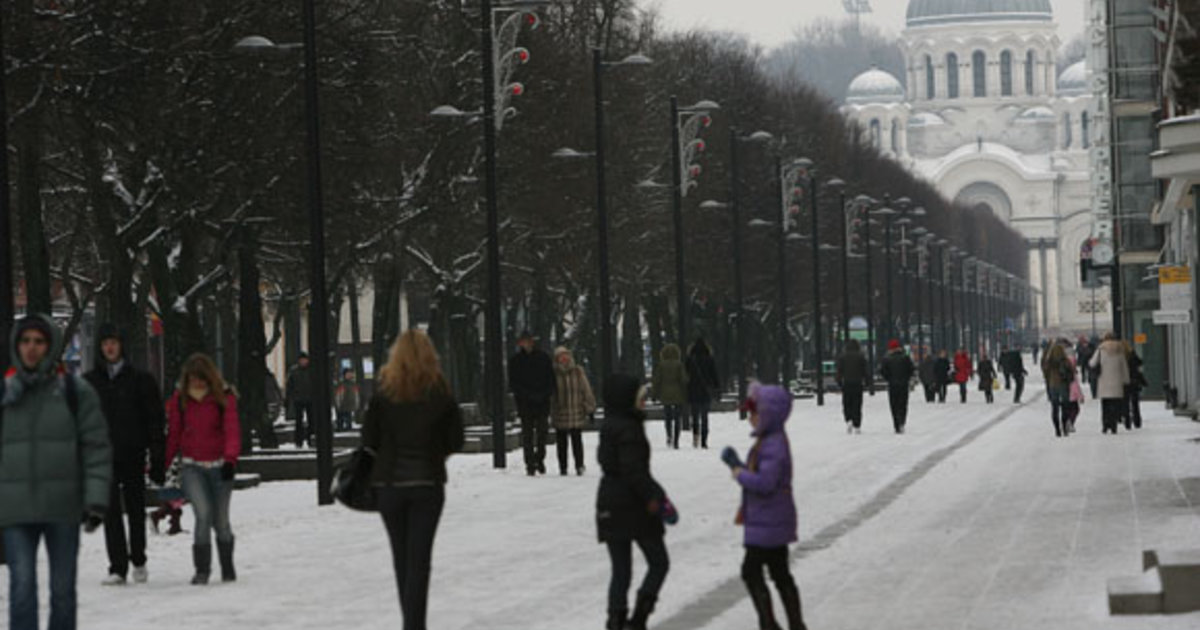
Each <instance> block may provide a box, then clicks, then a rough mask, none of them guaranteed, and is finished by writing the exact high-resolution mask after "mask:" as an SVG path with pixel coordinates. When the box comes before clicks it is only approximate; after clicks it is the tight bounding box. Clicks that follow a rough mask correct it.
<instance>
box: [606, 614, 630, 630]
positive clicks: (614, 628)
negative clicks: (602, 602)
mask: <svg viewBox="0 0 1200 630" xmlns="http://www.w3.org/2000/svg"><path fill="white" fill-rule="evenodd" d="M628 616H629V611H628V610H610V611H608V621H606V622H604V630H625V621H626V617H628Z"/></svg>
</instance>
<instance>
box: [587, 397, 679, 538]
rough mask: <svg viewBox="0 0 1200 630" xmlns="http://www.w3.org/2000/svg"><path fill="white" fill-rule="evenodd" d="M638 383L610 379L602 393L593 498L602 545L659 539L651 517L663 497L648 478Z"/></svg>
mask: <svg viewBox="0 0 1200 630" xmlns="http://www.w3.org/2000/svg"><path fill="white" fill-rule="evenodd" d="M638 385H639V384H638V381H637V379H635V378H633V377H632V376H626V375H623V374H614V375H612V376H610V377H609V379H608V381H607V382H606V383H605V387H604V408H605V410H606V415H605V418H604V425H603V426H602V427H601V429H600V447H599V449H598V450H597V459H599V461H600V469H601V470H602V471H603V473H604V476H603V477H601V478H600V488H599V491H598V492H597V493H596V529H597V533H598V536H599V539H600V541H601V542H605V541H609V540H636V539H638V538H648V537H661V536H662V535H663V533H664V532H663V524H662V518H661V517H660V516H659V515H657V514H654V513H652V512H650V510H649V505H650V503H651V502H652V501H660V502H661V501H662V498H663V492H662V488H661V487H660V486H659V485H658V482H656V481H655V480H654V478H653V477H651V476H650V442H649V441H647V440H646V431H645V427H644V426H643V422H644V421H645V417H646V416H645V414H644V413H643V412H642V411H641V410H640V409H636V408H635V407H634V402H635V400H636V398H637V390H638Z"/></svg>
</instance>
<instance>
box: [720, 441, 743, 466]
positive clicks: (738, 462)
mask: <svg viewBox="0 0 1200 630" xmlns="http://www.w3.org/2000/svg"><path fill="white" fill-rule="evenodd" d="M721 461H723V462H725V465H726V466H729V468H730V469H733V468H745V467H746V465H745V464H743V463H742V458H740V457H738V454H737V451H735V450H733V447H732V446H726V447H725V448H724V449H722V450H721Z"/></svg>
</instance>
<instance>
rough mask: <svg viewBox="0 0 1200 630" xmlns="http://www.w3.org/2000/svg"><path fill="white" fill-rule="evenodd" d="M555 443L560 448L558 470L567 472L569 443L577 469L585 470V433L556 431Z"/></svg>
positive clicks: (579, 431)
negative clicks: (568, 443)
mask: <svg viewBox="0 0 1200 630" xmlns="http://www.w3.org/2000/svg"><path fill="white" fill-rule="evenodd" d="M554 441H555V443H556V445H557V446H558V470H559V472H562V473H564V474H565V473H566V472H567V442H568V441H570V443H571V453H572V454H573V455H575V469H576V470H579V469H580V468H583V431H582V430H580V429H555V430H554Z"/></svg>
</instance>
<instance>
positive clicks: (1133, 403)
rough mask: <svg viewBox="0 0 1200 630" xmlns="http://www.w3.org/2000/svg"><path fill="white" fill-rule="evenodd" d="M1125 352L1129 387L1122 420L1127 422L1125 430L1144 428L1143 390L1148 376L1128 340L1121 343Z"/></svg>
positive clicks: (1140, 359)
mask: <svg viewBox="0 0 1200 630" xmlns="http://www.w3.org/2000/svg"><path fill="white" fill-rule="evenodd" d="M1121 345H1122V347H1123V348H1124V350H1125V360H1126V362H1128V363H1129V385H1126V386H1125V406H1124V407H1123V409H1124V413H1123V414H1121V415H1122V419H1123V420H1125V430H1126V431H1130V430H1132V429H1140V428H1142V388H1143V387H1145V386H1146V385H1147V383H1146V375H1145V374H1144V373H1143V372H1142V358H1141V357H1139V356H1138V354H1137V350H1135V349H1134V347H1133V345H1131V344H1130V343H1129V341H1128V340H1123V341H1122V342H1121Z"/></svg>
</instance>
